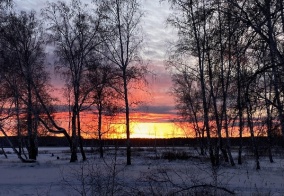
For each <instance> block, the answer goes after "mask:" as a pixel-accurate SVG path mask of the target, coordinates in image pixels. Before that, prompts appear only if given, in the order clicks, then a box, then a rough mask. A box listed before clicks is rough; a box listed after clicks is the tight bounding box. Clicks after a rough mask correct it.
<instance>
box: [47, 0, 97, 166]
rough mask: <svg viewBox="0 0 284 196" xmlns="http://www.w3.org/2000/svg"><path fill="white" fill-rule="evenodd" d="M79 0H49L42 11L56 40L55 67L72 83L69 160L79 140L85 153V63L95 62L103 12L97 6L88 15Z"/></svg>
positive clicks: (52, 37)
mask: <svg viewBox="0 0 284 196" xmlns="http://www.w3.org/2000/svg"><path fill="white" fill-rule="evenodd" d="M90 13H91V11H90V10H88V9H87V5H84V4H83V3H81V1H79V0H72V2H71V3H70V5H68V4H66V3H65V2H62V1H59V2H57V3H49V4H48V7H47V8H45V9H44V11H43V15H44V17H45V19H46V21H48V27H47V29H48V32H49V33H50V41H52V42H54V43H55V46H56V55H57V56H58V58H59V62H58V66H57V68H58V69H59V70H60V71H61V74H62V75H63V76H64V77H65V78H66V85H67V86H69V87H71V88H70V90H71V93H72V95H71V99H72V100H71V104H72V117H71V124H72V156H71V160H70V161H71V162H74V161H76V160H77V146H78V142H79V146H80V150H81V154H82V157H83V160H86V155H85V153H84V149H83V143H82V134H81V125H80V112H81V111H82V110H83V109H84V108H83V106H84V104H86V100H87V99H88V98H89V94H90V92H91V90H92V89H93V85H91V84H89V83H88V79H87V77H86V75H87V74H88V69H87V68H88V66H90V65H92V66H96V64H95V62H96V61H95V58H96V54H95V51H96V48H97V47H98V46H99V45H100V44H101V39H100V31H101V22H102V21H101V19H102V16H101V15H100V12H99V11H98V10H97V11H96V12H95V13H96V15H91V14H90Z"/></svg>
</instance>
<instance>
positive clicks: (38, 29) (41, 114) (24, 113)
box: [0, 0, 147, 164]
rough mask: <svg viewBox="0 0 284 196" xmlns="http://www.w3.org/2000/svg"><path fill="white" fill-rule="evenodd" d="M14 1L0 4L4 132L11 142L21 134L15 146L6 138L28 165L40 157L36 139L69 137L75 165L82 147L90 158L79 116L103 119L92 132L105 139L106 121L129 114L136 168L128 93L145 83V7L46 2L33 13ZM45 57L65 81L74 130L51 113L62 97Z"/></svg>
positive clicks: (122, 1)
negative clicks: (86, 113) (87, 114)
mask: <svg viewBox="0 0 284 196" xmlns="http://www.w3.org/2000/svg"><path fill="white" fill-rule="evenodd" d="M13 3H14V2H13V1H10V0H1V1H0V89H1V90H0V130H1V133H2V134H3V135H4V136H6V138H7V139H8V141H9V137H7V136H8V135H9V134H12V135H17V138H18V139H17V142H16V143H14V142H11V141H9V144H10V145H11V147H13V149H14V152H15V153H17V155H18V157H19V158H20V159H21V160H22V161H24V162H25V161H29V160H36V157H37V153H38V136H39V135H41V134H43V132H48V133H52V134H61V135H62V134H63V135H64V136H65V138H66V139H67V142H68V144H69V146H70V151H71V157H70V162H74V161H77V160H78V157H77V153H78V152H77V149H80V153H81V155H82V159H83V160H86V155H85V152H84V148H83V141H82V131H83V130H82V129H81V124H80V123H81V121H80V114H81V112H82V111H85V110H93V111H94V112H96V113H97V114H98V115H97V116H98V117H97V122H98V125H97V127H96V128H94V133H93V134H96V135H98V138H99V140H100V141H101V139H102V135H103V134H105V132H107V130H103V129H102V124H103V122H102V119H103V118H102V116H103V115H106V116H108V117H111V116H115V115H116V114H117V113H118V112H124V113H125V125H126V126H125V129H126V138H127V144H126V145H127V164H131V157H130V155H131V154H130V153H131V152H130V150H131V148H130V147H131V143H130V127H129V113H130V107H131V106H133V104H132V100H129V90H130V88H131V86H133V83H134V84H136V83H138V82H139V83H140V84H142V83H143V82H144V76H145V74H146V72H147V69H146V66H144V65H143V64H142V60H141V58H140V56H139V53H140V49H141V43H142V36H141V26H140V21H141V17H142V15H143V13H142V12H141V10H140V4H139V3H138V2H137V1H136V0H133V1H127V0H119V1H118V0H105V1H93V2H92V3H90V4H85V3H83V2H81V1H80V0H70V1H69V2H67V3H66V2H64V1H58V2H56V3H48V2H47V3H46V6H45V7H44V8H43V9H42V10H41V13H36V12H35V11H30V12H26V11H20V12H19V11H15V10H14V6H13ZM47 53H51V54H52V55H51V56H52V58H53V59H52V60H53V61H54V64H55V71H56V73H57V74H59V75H60V77H62V78H63V79H64V81H65V88H64V99H65V100H66V102H67V103H68V106H69V113H70V116H69V118H70V125H69V126H70V130H71V131H70V132H69V131H68V127H61V126H60V125H59V124H58V123H57V122H56V121H55V119H54V116H53V112H54V111H55V107H54V106H55V105H56V101H57V100H56V99H55V98H54V93H53V89H54V87H53V86H51V81H50V72H48V70H51V69H52V68H51V67H50V64H49V61H48V60H50V59H47V57H49V58H50V54H49V56H48V55H47ZM9 130H12V131H13V132H12V133H11V132H10V133H8V132H9ZM23 138H27V141H24V139H23ZM25 148H27V155H26V153H25V152H24V149H25ZM100 156H101V157H103V148H102V144H101V145H100Z"/></svg>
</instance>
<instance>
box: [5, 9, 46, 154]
mask: <svg viewBox="0 0 284 196" xmlns="http://www.w3.org/2000/svg"><path fill="white" fill-rule="evenodd" d="M5 24H6V25H5V26H3V27H2V31H1V36H2V38H3V39H2V40H3V42H2V43H3V44H4V46H5V51H4V52H3V53H2V57H4V59H5V64H4V65H5V66H7V67H6V82H7V83H8V84H9V87H10V89H11V90H12V91H13V93H14V97H15V100H16V101H15V103H16V105H17V106H19V105H18V103H19V101H21V103H22V104H23V105H24V106H25V108H23V109H24V110H25V113H26V128H27V134H28V152H29V158H30V159H36V156H37V143H36V140H37V127H36V126H34V125H35V124H36V123H38V121H37V120H36V115H35V114H34V111H35V109H36V108H35V104H36V99H35V94H34V91H33V83H34V84H36V85H38V86H40V87H43V88H44V86H45V84H46V81H47V80H48V75H47V73H46V72H45V70H44V65H43V62H44V58H45V54H44V48H43V44H44V40H43V37H42V35H41V28H40V25H39V22H38V21H37V19H36V18H35V13H34V12H31V13H26V12H21V14H19V15H17V14H13V13H11V14H9V15H8V16H7V22H6V23H5Z"/></svg>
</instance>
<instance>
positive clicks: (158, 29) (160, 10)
mask: <svg viewBox="0 0 284 196" xmlns="http://www.w3.org/2000/svg"><path fill="white" fill-rule="evenodd" d="M89 1H90V0H85V1H83V2H89ZM46 2H47V1H45V0H14V3H15V8H16V9H18V10H25V11H29V10H32V9H33V10H35V11H36V12H37V13H39V12H40V9H41V8H43V7H44V6H45V4H46ZM50 2H56V0H50ZM141 5H142V10H143V11H144V12H145V15H144V18H143V20H142V27H143V33H144V48H143V52H142V57H143V58H144V60H145V62H148V67H149V69H150V70H151V72H152V73H153V74H151V75H150V76H148V87H147V88H146V89H145V90H144V95H143V99H144V102H143V104H142V105H140V106H138V107H137V108H136V112H137V111H140V112H144V113H157V114H165V116H164V117H165V119H161V117H159V118H157V119H153V122H156V121H159V122H165V121H172V118H174V117H169V114H171V115H173V116H174V114H175V110H174V98H173V97H172V96H171V95H170V94H169V90H170V88H171V77H170V74H169V72H168V71H167V70H166V69H165V60H166V59H167V57H166V53H167V49H168V48H169V46H170V43H172V42H173V41H174V40H176V38H177V36H176V31H175V30H174V29H173V28H171V27H170V26H169V25H167V24H166V19H167V17H168V16H169V14H170V13H171V10H170V7H169V4H168V3H167V2H166V1H163V2H160V0H141ZM52 81H53V82H52V84H53V85H55V86H60V85H61V86H62V85H63V84H64V82H63V81H62V80H61V79H60V77H59V76H56V75H53V77H52Z"/></svg>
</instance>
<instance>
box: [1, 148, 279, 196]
mask: <svg viewBox="0 0 284 196" xmlns="http://www.w3.org/2000/svg"><path fill="white" fill-rule="evenodd" d="M5 151H6V152H7V153H8V154H7V155H8V158H7V159H6V158H5V156H4V155H3V154H0V195H1V196H2V195H3V196H6V195H23V196H27V195H50V196H55V195H99V196H100V195H141V196H142V195H147V196H150V195H233V194H234V195H253V196H257V195H261V196H262V195H273V196H276V195H284V157H283V155H281V156H280V155H279V156H278V157H274V160H275V162H274V163H270V162H269V160H268V158H267V157H262V158H261V162H260V164H261V170H258V171H256V170H255V164H254V160H253V157H251V156H248V155H247V156H244V164H243V165H241V166H240V165H237V166H235V167H231V166H229V165H221V166H220V167H219V168H218V169H215V170H214V169H212V168H211V167H210V162H209V160H208V158H206V157H203V158H200V157H197V156H196V155H197V154H196V153H195V151H194V150H190V149H189V148H188V147H187V148H186V147H184V148H158V149H154V148H133V153H132V165H131V166H126V157H125V150H124V149H122V148H119V149H117V150H115V149H113V148H110V149H106V151H105V158H104V159H100V158H99V157H98V153H97V152H96V153H95V155H94V153H91V152H88V161H86V162H84V163H83V162H80V161H79V162H77V163H69V158H70V154H69V153H68V148H40V149H39V156H38V161H37V162H36V163H21V162H20V160H18V159H17V157H16V155H15V154H13V153H12V150H11V149H6V150H5ZM176 153H177V154H179V155H180V158H181V159H177V160H171V161H169V160H168V159H165V158H166V157H171V155H172V154H176ZM52 154H53V155H54V156H52ZM78 155H79V154H78ZM79 158H80V156H79ZM182 158H188V159H186V160H182Z"/></svg>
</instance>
